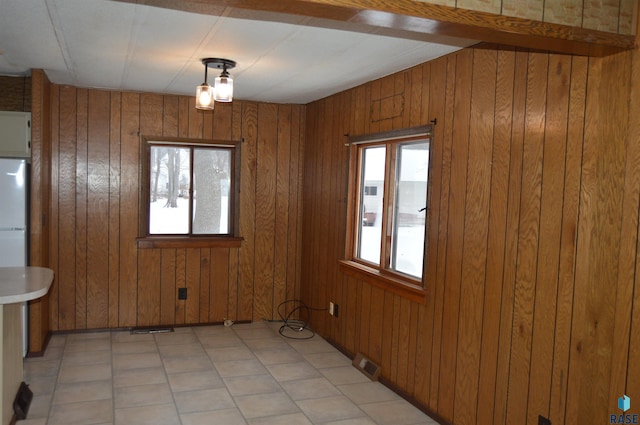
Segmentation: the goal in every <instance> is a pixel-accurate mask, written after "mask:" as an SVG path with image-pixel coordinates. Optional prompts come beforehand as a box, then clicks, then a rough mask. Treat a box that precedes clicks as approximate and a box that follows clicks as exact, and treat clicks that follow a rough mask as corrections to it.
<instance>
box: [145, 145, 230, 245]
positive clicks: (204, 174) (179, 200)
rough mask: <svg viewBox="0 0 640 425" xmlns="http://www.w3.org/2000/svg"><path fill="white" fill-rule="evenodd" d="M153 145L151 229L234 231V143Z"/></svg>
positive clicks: (204, 232)
mask: <svg viewBox="0 0 640 425" xmlns="http://www.w3.org/2000/svg"><path fill="white" fill-rule="evenodd" d="M149 145H150V146H149V151H148V155H149V157H148V161H149V162H148V164H149V169H148V186H147V188H148V205H149V210H148V218H149V220H148V221H149V233H148V234H149V235H180V234H184V235H225V234H229V232H230V229H231V224H230V219H231V218H232V217H233V214H232V212H231V207H232V202H231V201H230V198H231V188H232V184H231V178H232V177H233V163H234V161H233V158H234V152H235V150H234V149H235V146H234V145H231V146H230V147H225V146H198V145H187V144H184V145H183V144H176V145H169V144H167V143H163V142H160V143H158V144H153V142H149Z"/></svg>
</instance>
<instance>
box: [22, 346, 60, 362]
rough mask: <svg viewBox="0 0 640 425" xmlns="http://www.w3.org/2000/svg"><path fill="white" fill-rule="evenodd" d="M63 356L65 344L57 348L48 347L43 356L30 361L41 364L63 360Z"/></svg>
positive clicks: (29, 359)
mask: <svg viewBox="0 0 640 425" xmlns="http://www.w3.org/2000/svg"><path fill="white" fill-rule="evenodd" d="M63 354H64V344H63V345H59V346H55V347H47V350H46V351H45V352H44V353H43V354H42V355H41V356H37V357H29V358H28V361H31V362H40V361H46V360H61V359H62V355H63Z"/></svg>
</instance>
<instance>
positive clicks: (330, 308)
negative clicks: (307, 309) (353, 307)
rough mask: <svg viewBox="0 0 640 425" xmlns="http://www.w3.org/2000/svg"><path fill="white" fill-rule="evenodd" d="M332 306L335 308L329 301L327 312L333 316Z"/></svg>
mask: <svg viewBox="0 0 640 425" xmlns="http://www.w3.org/2000/svg"><path fill="white" fill-rule="evenodd" d="M334 308H335V307H334V304H333V303H332V302H331V301H329V314H330V315H332V316H333V309H334Z"/></svg>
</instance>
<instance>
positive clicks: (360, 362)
mask: <svg viewBox="0 0 640 425" xmlns="http://www.w3.org/2000/svg"><path fill="white" fill-rule="evenodd" d="M352 364H353V366H354V367H355V368H356V369H358V370H359V371H360V372H362V373H363V374H364V375H365V376H367V377H368V378H369V379H371V380H372V381H377V380H378V377H379V376H380V366H378V365H377V364H375V363H373V362H372V361H371V360H369V359H367V358H366V357H364V356H363V355H362V354H361V353H358V354H357V355H356V357H355V358H354V359H353V362H352Z"/></svg>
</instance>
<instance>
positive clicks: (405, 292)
mask: <svg viewBox="0 0 640 425" xmlns="http://www.w3.org/2000/svg"><path fill="white" fill-rule="evenodd" d="M340 271H341V272H343V273H344V274H347V275H349V276H353V277H355V278H357V279H361V280H363V281H365V282H367V283H369V284H371V285H374V286H377V287H379V288H382V289H385V290H388V291H391V292H393V293H394V294H397V295H400V296H401V297H404V298H407V299H409V300H411V301H415V302H417V303H420V304H425V303H426V302H427V292H426V290H425V289H424V288H423V287H422V286H420V285H416V284H413V283H410V282H407V281H405V280H403V279H401V278H399V277H396V276H393V275H392V274H388V273H383V272H380V270H377V269H374V268H372V267H367V266H366V265H364V264H360V263H357V262H355V261H351V260H340Z"/></svg>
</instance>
